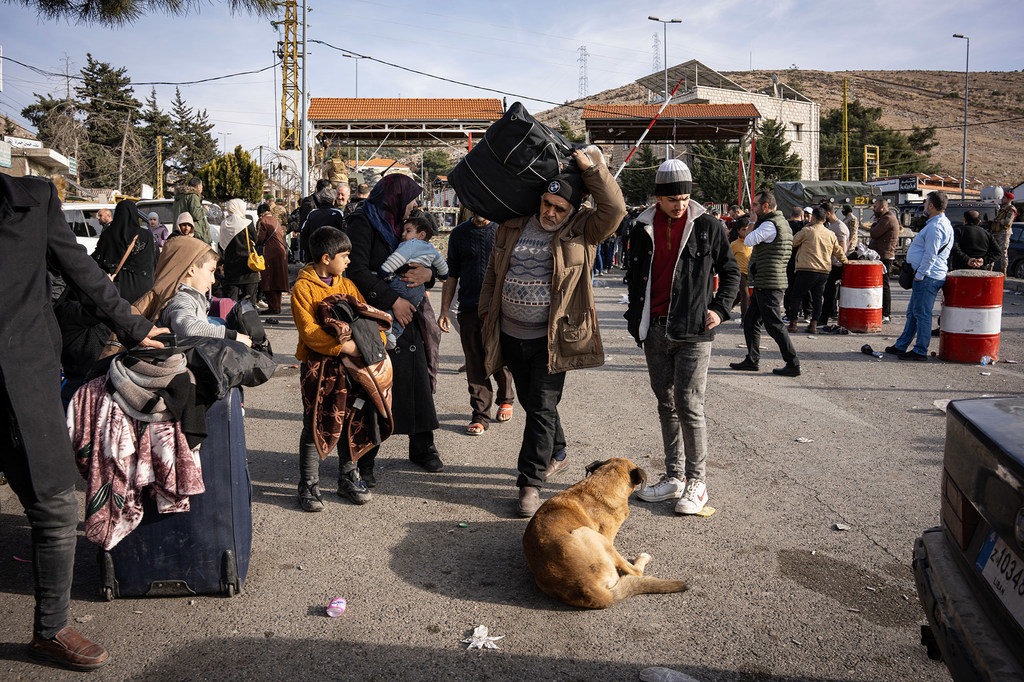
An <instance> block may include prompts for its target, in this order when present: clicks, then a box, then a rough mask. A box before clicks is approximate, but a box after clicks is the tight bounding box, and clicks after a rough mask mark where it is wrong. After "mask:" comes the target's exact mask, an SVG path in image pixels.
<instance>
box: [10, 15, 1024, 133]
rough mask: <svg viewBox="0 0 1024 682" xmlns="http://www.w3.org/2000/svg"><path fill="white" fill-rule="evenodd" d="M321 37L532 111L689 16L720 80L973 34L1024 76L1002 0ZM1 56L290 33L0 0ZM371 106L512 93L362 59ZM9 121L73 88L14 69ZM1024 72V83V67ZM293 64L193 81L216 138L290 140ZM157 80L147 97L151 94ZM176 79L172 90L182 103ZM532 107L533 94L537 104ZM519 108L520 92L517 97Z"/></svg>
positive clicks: (683, 56) (673, 36) (103, 53)
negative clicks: (105, 22)
mask: <svg viewBox="0 0 1024 682" xmlns="http://www.w3.org/2000/svg"><path fill="white" fill-rule="evenodd" d="M309 7H310V8H312V11H311V12H310V14H309V34H308V35H309V38H310V39H319V40H324V41H326V42H329V43H332V44H334V45H337V46H338V47H342V48H345V49H348V50H353V51H356V52H359V53H361V54H365V55H369V56H371V57H376V58H380V59H384V60H386V61H389V62H393V63H395V64H399V65H402V66H408V67H411V68H415V69H418V70H421V71H426V72H429V73H431V74H436V75H439V76H444V77H447V78H451V79H453V80H457V81H464V82H467V83H471V84H474V85H481V86H486V87H490V88H495V89H498V90H502V91H506V92H510V93H518V94H520V95H523V96H524V97H523V101H524V103H525V104H526V106H527V108H528V109H530V110H531V111H540V110H543V109H547V108H549V107H550V105H549V104H546V103H543V102H540V101H537V100H550V101H555V102H562V101H565V100H571V99H575V98H576V96H577V93H578V78H579V65H578V63H577V57H578V53H577V50H578V48H579V47H580V46H581V45H586V47H587V52H588V54H589V59H588V80H589V91H590V93H591V94H593V93H596V92H599V91H601V90H605V89H608V88H612V87H616V86H619V85H623V84H625V83H628V82H630V81H632V80H635V79H636V78H638V77H640V76H643V75H646V74H648V73H650V72H651V71H652V64H653V52H652V46H653V35H654V34H655V33H657V34H658V36H659V38H660V36H661V35H662V26H661V24H657V23H655V22H653V21H649V20H648V19H647V17H648V15H655V16H659V17H661V18H666V19H667V18H679V19H682V20H683V23H682V24H676V25H670V26H669V28H668V62H669V64H677V63H680V62H683V61H686V60H687V59H692V58H696V59H700V60H701V61H703V62H705V63H706V64H708V66H710V67H711V68H714V69H717V70H720V71H731V70H742V69H746V68H748V66H749V65H750V63H751V59H752V62H753V66H754V68H762V69H779V70H783V69H786V68H788V67H789V66H790V65H792V64H796V65H797V66H799V67H801V68H807V69H823V70H847V69H937V70H951V71H959V70H962V69H963V68H964V47H965V44H964V42H963V41H962V40H956V39H953V38H952V37H951V35H952V34H953V33H964V34H967V35H969V36H970V37H971V70H972V71H1010V70H1016V69H1020V68H1022V67H1024V40H1021V39H1020V26H1021V25H1022V23H1024V22H1022V19H1024V6H1022V5H1019V4H1017V3H1015V2H1012V1H1011V2H1006V1H1005V0H1002V1H1000V2H994V1H989V0H971V1H967V2H965V1H964V0H932V1H930V2H919V1H917V0H885V1H881V0H863V1H861V2H857V3H849V2H836V1H833V0H821V1H812V0H774V1H771V2H754V1H751V0H719V1H717V2H715V3H704V2H702V3H695V2H684V3H681V2H662V1H659V2H641V3H631V2H621V1H613V0H588V1H586V2H583V1H581V0H563V1H562V2H538V1H537V0H518V1H517V2H512V3H493V6H492V3H485V2H479V0H477V1H474V2H469V1H467V0H452V1H451V2H449V3H446V4H438V3H426V2H413V1H411V0H379V1H378V0H373V1H371V0H345V1H335V2H328V1H322V2H310V4H309ZM0 15H2V17H3V20H2V22H0V45H2V47H3V54H4V56H6V57H11V58H14V59H17V60H19V61H22V62H25V63H27V64H31V65H33V66H37V67H40V68H43V69H46V70H49V71H63V70H64V59H65V55H66V56H67V57H69V58H70V60H71V65H72V69H73V71H75V72H77V70H78V69H80V68H81V67H82V66H83V65H84V64H85V55H86V53H87V52H88V53H91V54H92V56H93V58H94V59H98V60H101V61H106V62H110V63H111V64H112V65H113V66H115V67H122V66H123V67H127V69H128V74H129V75H130V76H131V78H132V80H133V81H134V82H143V81H185V80H195V79H200V78H207V77H210V76H217V75H222V74H227V73H233V72H238V71H248V70H252V69H259V68H263V67H266V66H269V65H270V64H272V63H273V62H274V61H275V60H276V59H275V57H274V56H273V55H272V51H273V50H274V48H275V45H276V42H277V40H278V34H277V33H276V32H275V31H274V29H273V28H272V27H271V26H270V22H269V20H267V19H257V18H253V17H251V16H247V15H235V16H232V15H231V14H230V12H228V11H227V10H226V9H225V8H224V6H223V4H222V3H217V2H214V3H213V4H205V5H203V7H202V10H201V12H199V13H197V14H192V15H190V16H187V17H183V18H171V17H167V16H163V15H150V16H148V17H146V18H145V19H143V20H142V21H139V22H137V23H135V24H133V25H131V26H129V27H127V28H121V29H108V28H102V27H97V26H82V25H74V24H67V23H58V22H47V21H43V20H40V19H38V18H37V17H36V15H35V14H34V13H33V12H32V11H30V10H28V9H26V8H25V7H23V6H21V5H20V4H18V3H15V4H7V3H6V2H4V3H0ZM310 51H311V54H310V57H309V93H310V95H311V96H313V97H331V96H334V97H351V96H354V95H355V94H356V92H355V74H356V62H355V60H353V59H347V58H344V57H341V56H340V55H339V53H338V52H335V51H334V50H330V49H328V48H326V47H324V46H322V45H316V44H312V45H311V46H310ZM358 70H359V93H358V94H359V95H360V96H363V97H501V95H500V94H496V93H490V92H487V91H484V90H479V89H475V88H472V87H466V86H462V85H455V84H452V83H447V82H444V81H440V80H436V79H433V78H428V77H426V76H420V75H416V74H412V73H409V72H406V71H402V70H400V69H396V68H393V67H390V66H385V65H383V64H379V63H375V62H372V61H370V60H360V62H359V66H358ZM3 76H4V79H3V92H2V93H0V114H7V115H9V116H11V117H12V118H14V119H15V120H18V121H19V122H24V121H23V120H22V118H21V115H20V112H21V109H22V107H24V106H25V105H27V104H29V103H31V102H33V101H34V97H33V93H35V92H39V93H43V92H55V93H63V91H64V87H65V84H64V80H63V79H47V78H46V77H43V76H40V75H38V74H35V73H33V72H31V71H28V70H26V69H24V68H22V67H20V66H18V65H16V64H12V63H10V62H5V63H4V66H3ZM1021 77H1022V78H1024V74H1021ZM279 87H280V70H279V69H272V70H269V71H265V72H263V73H260V74H256V75H249V76H242V77H238V78H233V79H229V80H224V81H220V82H218V83H216V84H212V85H195V86H183V87H182V94H183V96H184V97H185V99H186V100H187V101H188V103H189V104H190V105H192V106H194V107H198V108H205V109H207V110H208V112H209V115H210V118H211V120H212V121H213V122H214V124H215V125H216V128H215V132H216V133H217V134H218V135H217V137H218V141H222V140H224V137H223V136H222V135H221V134H222V133H228V136H227V138H226V141H227V145H228V146H229V147H233V146H234V145H236V144H241V145H242V146H243V147H245V148H247V149H249V148H253V147H256V146H258V145H260V144H264V145H272V144H274V142H275V140H276V130H277V127H278V117H279V111H280V90H279ZM149 90H150V88H149V86H139V87H137V88H136V95H137V97H138V98H139V99H140V100H142V99H144V98H145V97H146V96H148V94H149ZM173 95H174V87H173V86H158V87H157V98H158V101H159V102H160V105H161V106H162V107H163V108H165V109H166V108H168V106H169V104H170V101H171V99H172V97H173ZM530 98H533V101H531V99H530ZM508 99H509V102H510V103H511V102H512V101H514V99H516V98H515V97H513V96H509V98H508Z"/></svg>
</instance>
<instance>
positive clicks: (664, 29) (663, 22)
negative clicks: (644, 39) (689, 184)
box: [647, 17, 683, 160]
mask: <svg viewBox="0 0 1024 682" xmlns="http://www.w3.org/2000/svg"><path fill="white" fill-rule="evenodd" d="M647 18H648V19H650V20H651V21H657V22H659V23H661V27H662V35H663V40H662V41H661V43H662V45H663V46H664V48H665V101H666V102H667V101H668V25H669V24H681V23H683V20H682V19H659V18H658V17H647ZM668 154H669V151H668V142H666V143H665V160H668Z"/></svg>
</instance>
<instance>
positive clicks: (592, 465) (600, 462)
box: [584, 459, 608, 476]
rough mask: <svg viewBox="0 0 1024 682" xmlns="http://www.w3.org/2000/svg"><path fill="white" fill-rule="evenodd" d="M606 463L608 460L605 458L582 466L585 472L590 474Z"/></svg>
mask: <svg viewBox="0 0 1024 682" xmlns="http://www.w3.org/2000/svg"><path fill="white" fill-rule="evenodd" d="M607 463H608V460H606V459H605V460H598V461H596V462H591V463H590V464H588V465H587V466H586V467H584V469H585V470H586V472H587V476H589V475H590V474H592V473H594V472H595V471H597V470H598V469H600V468H601V467H602V466H604V465H605V464H607Z"/></svg>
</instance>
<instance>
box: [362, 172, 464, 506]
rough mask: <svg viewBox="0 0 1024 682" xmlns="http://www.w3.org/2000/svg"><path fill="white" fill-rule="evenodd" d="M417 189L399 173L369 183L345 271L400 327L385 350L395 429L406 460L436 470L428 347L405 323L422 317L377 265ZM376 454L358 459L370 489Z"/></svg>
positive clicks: (426, 275)
mask: <svg viewBox="0 0 1024 682" xmlns="http://www.w3.org/2000/svg"><path fill="white" fill-rule="evenodd" d="M422 191H423V190H422V188H421V187H420V186H419V185H417V184H416V182H415V181H414V180H412V178H409V177H408V176H405V175H401V174H398V173H395V174H392V175H385V176H384V177H383V178H382V179H381V180H380V182H378V183H377V184H376V185H375V186H374V188H373V191H372V192H370V196H369V197H368V198H367V199H366V201H364V202H363V205H362V206H361V207H360V208H359V209H358V210H357V211H355V212H354V213H353V214H352V215H351V216H349V217H348V219H347V221H346V226H347V230H348V236H349V238H350V239H351V240H352V254H351V261H350V262H349V266H348V271H347V272H346V273H345V274H346V276H347V277H348V278H349V279H350V280H352V282H354V283H355V285H356V287H358V288H359V292H360V293H361V294H362V295H363V297H364V298H365V299H366V302H367V303H369V304H370V305H372V306H373V307H375V308H379V309H381V310H388V309H392V310H393V311H394V314H395V317H396V318H398V321H399V322H400V323H401V324H402V325H403V326H404V327H405V330H404V331H403V333H402V335H401V336H400V337H398V344H397V345H396V347H395V348H394V349H392V350H389V351H388V355H390V356H391V363H392V366H393V371H394V379H395V380H394V384H393V386H392V412H393V415H394V420H395V430H394V433H401V434H408V436H409V459H410V460H411V461H412V462H413V463H415V464H417V465H419V466H421V467H423V468H424V469H426V470H427V471H430V472H436V471H440V470H441V469H442V468H443V466H444V465H443V463H442V462H441V458H440V457H439V456H438V453H437V448H436V447H435V446H434V430H435V429H437V427H438V422H437V411H436V409H435V408H434V396H433V389H432V387H431V378H430V370H429V364H428V358H427V348H426V344H425V343H424V337H423V331H422V330H421V326H420V324H410V323H411V322H412V321H413V319H414V318H421V319H422V318H423V315H422V313H419V312H417V310H416V309H415V308H414V307H413V305H412V304H411V303H409V301H406V300H405V299H403V298H401V297H399V295H398V294H397V293H395V291H394V290H393V289H392V288H391V286H390V285H389V284H388V282H386V281H385V280H383V279H382V278H381V276H380V266H381V265H382V264H383V263H384V261H385V260H387V258H388V256H390V255H391V253H392V252H393V251H394V250H395V247H397V246H398V243H399V235H400V234H401V231H402V225H403V222H404V220H405V218H406V217H408V215H409V213H410V212H412V209H413V208H414V207H415V205H416V198H417V197H418V196H419V195H420V193H421V192H422ZM432 272H433V271H432V270H431V269H430V268H426V267H422V266H410V269H409V271H408V272H406V273H405V274H404V275H402V278H403V279H405V281H406V282H409V283H410V284H414V285H419V284H428V286H429V283H430V281H431V279H432ZM426 300H427V299H424V303H426ZM376 456H377V449H376V448H375V449H374V450H372V451H371V452H370V453H368V454H366V455H364V456H363V457H361V458H360V459H359V474H360V476H361V477H362V478H363V480H364V481H366V482H367V484H368V485H370V486H371V487H372V484H373V482H374V479H373V463H374V458H375V457H376Z"/></svg>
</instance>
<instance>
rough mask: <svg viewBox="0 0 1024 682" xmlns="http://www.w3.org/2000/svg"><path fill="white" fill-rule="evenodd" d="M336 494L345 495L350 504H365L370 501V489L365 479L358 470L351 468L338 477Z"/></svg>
mask: <svg viewBox="0 0 1024 682" xmlns="http://www.w3.org/2000/svg"><path fill="white" fill-rule="evenodd" d="M338 496H339V497H347V498H348V499H349V500H351V501H352V504H366V503H367V502H369V501H370V499H371V497H372V495H370V489H369V488H367V487H366V481H364V480H363V479H362V478H361V477H360V476H359V470H358V469H353V470H352V471H350V472H348V473H347V474H342V475H341V476H340V477H339V478H338Z"/></svg>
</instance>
